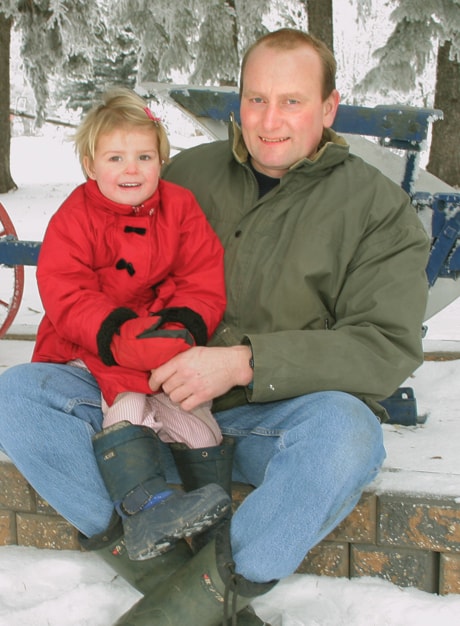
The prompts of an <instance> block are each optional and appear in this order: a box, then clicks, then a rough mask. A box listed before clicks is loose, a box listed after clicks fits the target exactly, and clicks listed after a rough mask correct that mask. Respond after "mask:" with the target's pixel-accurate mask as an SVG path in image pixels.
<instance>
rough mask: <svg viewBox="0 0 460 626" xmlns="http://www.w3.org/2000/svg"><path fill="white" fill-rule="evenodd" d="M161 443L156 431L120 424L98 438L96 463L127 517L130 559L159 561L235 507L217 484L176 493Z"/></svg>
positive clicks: (96, 436) (95, 446) (117, 507)
mask: <svg viewBox="0 0 460 626" xmlns="http://www.w3.org/2000/svg"><path fill="white" fill-rule="evenodd" d="M160 445H161V442H160V440H159V439H158V437H157V435H156V434H155V433H154V432H153V430H151V429H150V428H145V427H143V426H134V425H132V424H130V423H129V422H120V423H118V424H115V425H114V426H111V427H109V428H107V429H105V430H103V431H102V432H100V433H98V434H97V435H95V436H94V437H93V447H94V452H95V455H96V460H97V463H98V466H99V469H100V472H101V475H102V478H103V479H104V482H105V484H106V487H107V490H108V492H109V494H110V497H111V498H112V501H113V502H114V505H115V509H116V510H117V512H118V513H119V514H120V516H121V517H122V519H123V530H124V540H125V543H126V548H127V550H128V555H129V558H130V559H132V560H135V561H137V560H144V559H151V558H153V557H157V556H158V555H160V554H163V553H164V552H167V551H168V550H170V549H171V548H172V546H173V545H174V544H175V542H176V541H177V540H178V539H181V538H183V537H191V536H192V535H194V534H196V533H199V532H202V531H203V530H204V529H205V528H208V527H210V526H212V525H213V524H215V523H217V522H218V521H219V520H220V519H221V518H222V517H224V516H226V515H227V513H228V511H229V510H230V509H231V500H230V498H229V496H228V495H227V493H225V491H224V490H223V489H222V487H219V486H218V485H215V484H210V485H206V486H205V487H202V488H201V489H196V490H194V491H191V492H190V493H183V492H181V491H178V490H174V489H171V488H170V487H169V486H168V485H167V484H166V480H165V478H164V475H163V472H162V469H161V465H160Z"/></svg>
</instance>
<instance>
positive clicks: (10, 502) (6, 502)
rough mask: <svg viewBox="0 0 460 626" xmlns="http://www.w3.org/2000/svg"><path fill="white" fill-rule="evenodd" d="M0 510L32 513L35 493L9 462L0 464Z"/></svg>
mask: <svg viewBox="0 0 460 626" xmlns="http://www.w3.org/2000/svg"><path fill="white" fill-rule="evenodd" d="M0 508H1V509H11V510H13V511H34V510H35V493H34V491H33V489H32V488H31V487H30V485H29V483H28V482H27V481H26V480H25V478H24V477H23V476H22V474H21V473H20V472H18V470H17V469H16V468H15V467H14V465H13V464H12V463H10V462H4V461H1V462H0Z"/></svg>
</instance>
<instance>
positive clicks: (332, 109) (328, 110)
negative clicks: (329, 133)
mask: <svg viewBox="0 0 460 626" xmlns="http://www.w3.org/2000/svg"><path fill="white" fill-rule="evenodd" d="M339 102H340V94H339V92H338V91H337V89H333V90H332V91H331V93H330V94H329V95H328V97H327V98H326V100H325V101H324V102H323V107H324V108H323V126H324V128H330V127H331V126H332V124H333V123H334V119H335V116H336V114H337V109H338V108H339Z"/></svg>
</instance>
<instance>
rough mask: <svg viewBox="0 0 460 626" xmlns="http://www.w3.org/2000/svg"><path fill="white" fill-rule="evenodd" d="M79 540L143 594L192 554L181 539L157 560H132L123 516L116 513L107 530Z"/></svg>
mask: <svg viewBox="0 0 460 626" xmlns="http://www.w3.org/2000/svg"><path fill="white" fill-rule="evenodd" d="M78 541H79V543H80V546H81V547H82V548H83V550H85V551H91V552H94V553H96V554H97V555H98V556H100V557H101V558H102V560H103V561H105V562H106V563H107V564H108V565H109V566H110V567H111V568H112V569H114V570H115V572H116V573H117V574H118V575H120V576H121V577H122V578H123V579H124V580H126V581H127V582H128V583H129V584H130V585H132V586H133V587H134V588H135V589H137V590H138V591H140V592H141V593H143V594H146V593H148V592H149V591H152V589H154V588H155V587H156V586H157V585H158V584H159V583H161V582H162V581H164V580H166V578H169V576H171V575H172V574H174V572H176V571H177V570H178V569H179V568H180V567H181V566H182V565H184V564H185V563H186V562H187V561H188V560H189V559H191V558H192V556H193V552H192V550H191V548H190V546H189V545H188V543H187V542H186V541H185V540H184V539H181V540H179V541H178V542H177V543H176V544H175V545H174V547H173V548H172V549H171V550H169V551H168V552H166V553H164V554H161V555H160V556H158V557H157V558H156V559H148V560H145V561H132V560H131V559H130V558H129V557H128V551H127V550H126V545H125V541H124V537H123V524H122V521H121V518H120V517H119V515H118V514H117V513H115V512H114V514H113V516H112V519H111V521H110V524H109V526H108V528H107V529H106V530H105V531H104V532H102V533H99V534H98V535H93V536H92V537H86V536H85V535H83V534H82V533H79V534H78Z"/></svg>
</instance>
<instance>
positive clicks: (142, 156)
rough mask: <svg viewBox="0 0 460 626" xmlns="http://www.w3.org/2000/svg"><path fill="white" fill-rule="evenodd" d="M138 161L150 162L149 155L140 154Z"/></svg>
mask: <svg viewBox="0 0 460 626" xmlns="http://www.w3.org/2000/svg"><path fill="white" fill-rule="evenodd" d="M139 159H140V160H141V161H150V154H141V155H140V157H139Z"/></svg>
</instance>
